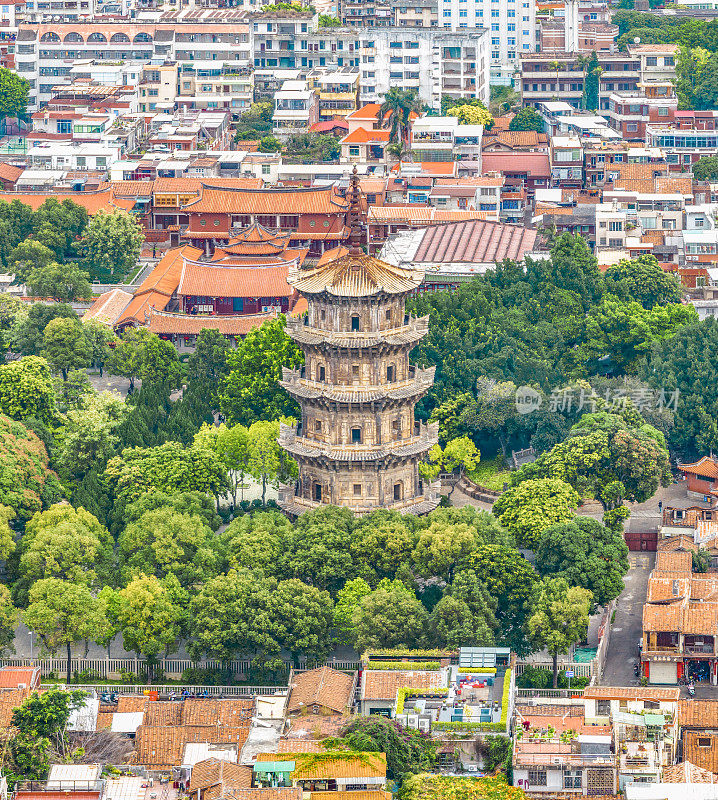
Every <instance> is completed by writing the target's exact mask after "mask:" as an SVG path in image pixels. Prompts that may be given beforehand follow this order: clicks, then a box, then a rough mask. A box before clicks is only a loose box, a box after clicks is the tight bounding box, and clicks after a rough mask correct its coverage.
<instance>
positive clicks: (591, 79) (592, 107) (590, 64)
mask: <svg viewBox="0 0 718 800" xmlns="http://www.w3.org/2000/svg"><path fill="white" fill-rule="evenodd" d="M583 69H584V80H583V97H582V98H581V107H582V108H584V109H586V110H588V111H596V109H598V90H599V83H600V78H601V73H602V72H603V70H602V69H601V67H600V65H599V63H598V56H597V55H596V51H595V50H594V51H593V52H592V53H591V55H590V56H589V57H588V58H587V59H586V62H585V64H584V67H583Z"/></svg>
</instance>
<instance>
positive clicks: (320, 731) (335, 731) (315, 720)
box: [285, 714, 350, 752]
mask: <svg viewBox="0 0 718 800" xmlns="http://www.w3.org/2000/svg"><path fill="white" fill-rule="evenodd" d="M349 720H350V717H348V716H346V715H344V714H329V715H326V714H307V715H306V716H301V717H291V718H290V719H289V726H290V727H289V730H287V731H286V733H285V738H286V739H288V740H290V741H294V749H293V750H292V752H296V751H297V748H298V744H297V740H300V741H301V742H302V745H304V744H306V741H307V738H308V737H311V738H314V739H325V738H326V737H327V736H338V735H339V733H340V731H341V729H342V728H343V727H344V726H345V725H346V724H347V723H348V722H349Z"/></svg>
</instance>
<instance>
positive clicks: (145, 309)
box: [115, 291, 170, 326]
mask: <svg viewBox="0 0 718 800" xmlns="http://www.w3.org/2000/svg"><path fill="white" fill-rule="evenodd" d="M169 301H170V296H169V295H167V294H164V293H162V292H153V291H150V292H145V293H144V294H140V295H135V297H134V298H133V299H132V302H131V303H130V304H129V305H128V306H127V308H126V309H125V310H124V311H123V312H122V314H121V316H120V317H119V318H118V320H117V322H116V323H115V325H116V326H120V325H126V324H127V323H132V322H137V323H139V324H140V325H144V324H145V322H146V321H147V316H148V315H149V314H150V312H151V311H153V310H155V311H164V310H165V308H167V304H168V303H169Z"/></svg>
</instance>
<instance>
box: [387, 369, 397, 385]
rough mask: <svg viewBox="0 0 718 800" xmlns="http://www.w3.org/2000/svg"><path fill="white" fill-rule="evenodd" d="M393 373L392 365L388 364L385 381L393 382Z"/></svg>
mask: <svg viewBox="0 0 718 800" xmlns="http://www.w3.org/2000/svg"><path fill="white" fill-rule="evenodd" d="M394 373H395V368H394V365H393V364H390V365H389V366H388V367H387V368H386V382H387V383H393V382H394Z"/></svg>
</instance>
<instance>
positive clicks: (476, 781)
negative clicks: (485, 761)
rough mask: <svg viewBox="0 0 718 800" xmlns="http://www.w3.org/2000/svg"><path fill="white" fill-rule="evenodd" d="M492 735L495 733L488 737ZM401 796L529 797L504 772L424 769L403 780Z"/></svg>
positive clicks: (416, 799) (446, 799)
mask: <svg viewBox="0 0 718 800" xmlns="http://www.w3.org/2000/svg"><path fill="white" fill-rule="evenodd" d="M489 738H492V739H493V737H489ZM400 798H401V800H492V798H501V800H526V794H525V792H524V790H523V789H519V788H517V787H514V786H509V785H508V784H507V783H506V779H505V778H504V777H503V776H497V777H486V778H468V777H467V778H464V777H460V778H457V777H453V776H449V775H436V774H428V773H422V774H420V775H411V776H410V777H409V778H408V779H407V780H406V782H405V783H404V784H403V786H402V788H401V792H400Z"/></svg>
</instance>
